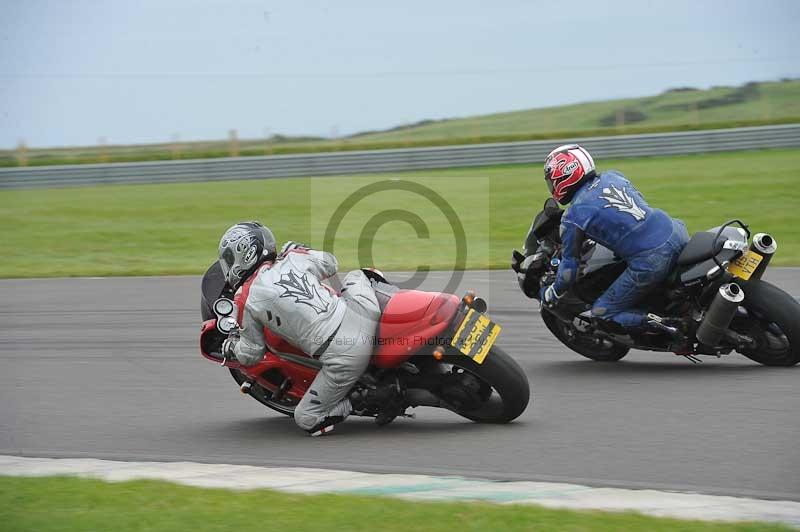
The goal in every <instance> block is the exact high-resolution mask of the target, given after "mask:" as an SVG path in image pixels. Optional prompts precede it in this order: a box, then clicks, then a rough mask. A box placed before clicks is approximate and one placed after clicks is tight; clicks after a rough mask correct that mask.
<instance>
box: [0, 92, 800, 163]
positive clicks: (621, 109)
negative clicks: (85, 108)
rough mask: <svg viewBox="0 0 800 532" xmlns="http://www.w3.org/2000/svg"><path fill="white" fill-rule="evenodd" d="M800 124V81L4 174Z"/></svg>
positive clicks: (37, 158) (39, 152)
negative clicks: (100, 165) (112, 164)
mask: <svg viewBox="0 0 800 532" xmlns="http://www.w3.org/2000/svg"><path fill="white" fill-rule="evenodd" d="M792 122H800V80H784V81H776V82H763V83H755V82H754V83H747V84H745V85H742V86H740V87H715V88H712V89H708V90H699V89H692V88H677V89H671V90H668V91H666V92H664V93H662V94H659V95H656V96H648V97H644V98H630V99H624V100H607V101H598V102H588V103H580V104H574V105H563V106H559V107H544V108H540V109H529V110H525V111H512V112H508V113H497V114H491V115H482V116H474V117H466V118H454V119H447V120H424V121H422V122H419V123H416V124H408V125H403V126H398V127H395V128H392V129H389V130H385V131H374V132H365V133H359V134H357V135H352V136H350V137H347V138H343V139H336V140H324V139H319V138H314V137H283V136H280V135H276V136H273V137H271V138H269V139H242V140H239V141H237V142H236V143H235V144H231V143H230V142H229V141H199V142H179V141H175V142H172V143H162V144H149V145H135V146H85V147H68V148H40V149H26V150H0V167H2V166H18V165H23V166H24V165H31V166H34V165H49V164H82V163H102V162H123V161H155V160H169V159H202V158H214V157H229V156H231V155H241V156H249V155H277V154H286V153H309V152H326V151H349V150H365V149H381V148H410V147H416V146H437V145H447V144H472V143H479V142H506V141H518V140H532V139H545V138H556V137H581V136H598V135H620V134H627V133H647V132H657V131H676V130H693V129H713V128H724V127H737V126H750V125H764V124H780V123H792Z"/></svg>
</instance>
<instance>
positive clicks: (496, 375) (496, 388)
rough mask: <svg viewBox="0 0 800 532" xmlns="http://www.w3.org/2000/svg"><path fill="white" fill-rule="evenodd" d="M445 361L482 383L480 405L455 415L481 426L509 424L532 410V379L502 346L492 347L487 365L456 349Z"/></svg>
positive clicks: (485, 361) (456, 370)
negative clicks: (530, 382)
mask: <svg viewBox="0 0 800 532" xmlns="http://www.w3.org/2000/svg"><path fill="white" fill-rule="evenodd" d="M442 362H444V363H445V364H448V365H450V366H451V367H452V370H451V371H452V372H454V373H455V374H458V373H459V372H462V373H463V372H466V373H468V374H469V375H471V376H473V377H475V378H477V380H478V381H479V383H480V384H479V385H480V387H481V392H480V393H481V399H482V400H481V402H480V404H479V405H477V406H474V405H473V406H470V407H467V408H458V407H456V408H453V411H454V412H455V413H457V414H459V415H461V416H464V417H465V418H467V419H469V420H472V421H475V422H478V423H508V422H510V421H513V420H514V419H516V418H517V417H519V416H520V414H522V413H523V412H524V411H525V409H526V408H527V407H528V402H529V401H530V396H531V389H530V385H529V383H528V377H527V376H526V375H525V372H524V371H523V369H522V368H521V367H520V366H519V364H517V361H516V360H514V359H513V358H511V357H510V356H509V355H508V354H506V353H505V351H503V350H502V349H500V348H499V347H496V346H495V347H492V349H491V351H489V354H488V355H487V357H486V359H485V360H484V361H483V364H478V363H477V362H475V361H474V360H472V359H471V358H469V357H466V356H464V355H462V354H456V353H454V352H453V351H452V350H451V351H450V352H449V353H448V354H447V355H445V357H444V358H443V360H442ZM445 400H447V398H446V397H445Z"/></svg>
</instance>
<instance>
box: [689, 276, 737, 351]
mask: <svg viewBox="0 0 800 532" xmlns="http://www.w3.org/2000/svg"><path fill="white" fill-rule="evenodd" d="M742 301H744V292H743V291H742V289H741V288H740V287H739V285H738V284H736V283H728V284H724V285H722V286H720V287H719V290H718V291H717V295H716V296H714V299H713V301H711V305H709V307H708V311H707V312H706V315H705V316H704V317H703V321H702V322H701V323H700V326H699V327H698V328H697V339H698V340H699V341H700V342H701V343H703V344H705V345H707V346H712V347H713V346H715V345H717V344H719V341H720V340H721V339H722V336H723V335H724V334H725V330H726V329H727V328H728V327H729V326H730V324H731V321H732V320H733V317H734V316H735V315H736V309H737V308H738V307H739V305H740V304H741V303H742Z"/></svg>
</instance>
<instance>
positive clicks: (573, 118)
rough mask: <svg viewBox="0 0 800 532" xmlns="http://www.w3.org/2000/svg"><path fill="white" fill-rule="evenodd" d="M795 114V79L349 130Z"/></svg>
mask: <svg viewBox="0 0 800 532" xmlns="http://www.w3.org/2000/svg"><path fill="white" fill-rule="evenodd" d="M789 120H794V121H797V120H800V80H786V81H780V82H766V83H747V84H746V85H742V86H740V87H717V88H712V89H708V90H698V89H691V88H683V89H671V90H668V91H666V92H664V93H662V94H659V95H657V96H649V97H645V98H631V99H624V100H608V101H599V102H588V103H580V104H575V105H564V106H558V107H544V108H540V109H529V110H524V111H512V112H508V113H497V114H491V115H481V116H473V117H466V118H459V119H449V120H439V121H425V122H424V123H420V124H418V125H414V124H412V125H408V126H400V127H397V128H393V129H391V130H387V131H380V132H371V133H364V134H359V135H354V136H353V137H352V139H353V140H358V141H360V142H365V143H367V142H369V143H372V142H398V141H404V140H405V141H412V142H419V141H441V140H448V139H455V138H470V137H478V138H491V137H507V136H528V135H530V136H539V135H543V134H544V135H558V134H559V133H569V134H575V133H580V132H585V133H587V134H590V133H592V132H596V131H598V130H607V129H609V128H613V129H626V130H638V129H649V128H658V129H662V128H673V127H674V128H680V129H694V128H703V127H708V126H711V125H714V124H724V123H728V122H743V123H744V122H765V123H766V122H773V121H776V122H782V121H789Z"/></svg>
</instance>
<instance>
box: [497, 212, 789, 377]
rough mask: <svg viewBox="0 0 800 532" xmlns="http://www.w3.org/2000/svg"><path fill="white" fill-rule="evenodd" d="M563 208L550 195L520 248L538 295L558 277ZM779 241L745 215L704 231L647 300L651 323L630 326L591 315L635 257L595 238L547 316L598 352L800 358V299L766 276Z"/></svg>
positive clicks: (582, 350) (614, 356)
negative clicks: (627, 258)
mask: <svg viewBox="0 0 800 532" xmlns="http://www.w3.org/2000/svg"><path fill="white" fill-rule="evenodd" d="M563 213H564V211H563V210H561V208H560V207H559V206H558V203H556V202H555V201H554V200H553V199H548V200H547V201H546V202H545V204H544V209H543V210H542V211H541V212H540V213H539V214H537V215H536V217H535V218H534V220H533V224H532V226H531V229H530V231H529V232H528V236H527V238H526V241H525V249H524V250H523V253H520V252H519V251H517V250H514V253H513V257H512V264H511V267H512V269H513V270H514V271H515V272H516V273H517V277H518V280H519V284H520V288H522V291H523V292H524V293H525V295H526V296H528V297H530V298H536V299H538V298H539V291H540V288H541V287H542V286H545V285H547V284H549V283H552V282H553V281H554V280H555V276H556V272H557V270H558V265H559V262H560V256H561V240H560V237H559V226H560V224H561V216H562V215H563ZM748 242H749V244H748ZM776 249H777V243H776V242H775V239H774V238H772V237H771V236H770V235H768V234H765V233H758V234H756V235H754V236H752V239H751V234H750V229H749V228H748V227H747V225H745V224H744V223H743V222H741V221H739V220H731V221H729V222H727V223H725V224H724V225H722V226H720V227H716V228H713V229H709V230H708V231H703V232H699V233H696V234H695V235H694V236H692V238H691V240H690V241H689V243H688V244H687V246H686V248H685V249H684V250H683V252H682V253H681V255H680V257H679V258H678V264H677V267H676V268H675V270H674V271H673V272H672V273H671V274H670V275H669V277H668V278H667V279H666V280H665V281H664V282H663V283H661V285H660V286H658V287H657V288H656V289H654V290H652V292H650V293H649V294H648V295H647V297H646V299H645V301H643V302H642V306H643V307H644V309H645V310H646V311H647V312H648V313H650V314H649V318H650V319H649V325H648V326H647V327H644V328H637V329H636V330H627V329H625V328H623V327H622V326H620V325H617V324H616V323H613V322H611V321H609V320H600V319H597V318H595V317H593V316H592V315H591V311H590V309H591V307H592V303H593V302H594V301H595V300H596V299H597V298H599V297H600V295H601V294H602V293H603V292H605V290H606V289H607V288H608V287H609V286H610V285H611V283H613V282H614V281H615V280H616V278H617V277H618V276H619V275H620V274H621V273H622V272H623V271H624V270H625V268H626V264H625V262H624V261H623V260H622V259H620V258H619V257H616V256H614V253H613V252H612V251H611V250H609V249H608V248H606V247H604V246H602V245H600V244H598V243H596V242H593V241H591V240H586V241H585V242H584V244H583V248H582V250H581V267H580V271H579V275H578V280H577V281H576V282H575V283H574V284H573V285H572V287H571V288H570V290H569V292H567V294H565V295H564V296H563V297H562V298H561V299H559V300H558V302H557V304H555V305H553V306H547V305H542V306H541V314H542V319H543V321H544V323H545V325H546V326H547V328H548V329H549V330H550V332H552V333H553V335H555V337H556V338H558V339H559V340H560V341H561V342H562V343H563V344H564V345H566V346H567V347H569V348H570V349H572V350H573V351H575V352H576V353H579V354H581V355H583V356H585V357H587V358H590V359H592V360H597V361H617V360H620V359H621V358H622V357H624V356H625V355H626V354H627V353H628V350H629V349H631V348H636V349H644V350H649V351H663V352H669V353H675V354H678V355H682V356H685V357H687V358H688V359H690V360H692V361H695V362H696V361H699V359H698V358H697V356H698V355H711V356H716V357H719V356H721V355H727V354H729V353H731V352H732V351H737V352H739V353H741V354H743V355H744V356H746V357H748V358H750V359H752V360H755V361H756V362H759V363H761V364H764V365H767V366H793V365H795V364H797V363H798V362H800V304H798V302H797V301H796V300H795V299H794V298H793V297H792V296H790V295H789V294H787V293H786V292H784V291H783V290H781V289H779V288H778V287H776V286H774V285H772V284H770V283H768V282H766V281H764V280H762V279H761V276H762V275H763V273H764V271H765V270H766V268H767V266H768V264H769V262H770V259H771V258H772V255H773V254H774V253H775V250H776Z"/></svg>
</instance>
